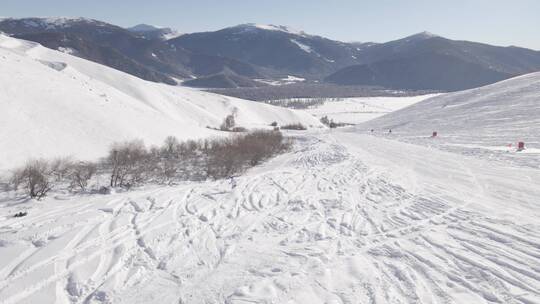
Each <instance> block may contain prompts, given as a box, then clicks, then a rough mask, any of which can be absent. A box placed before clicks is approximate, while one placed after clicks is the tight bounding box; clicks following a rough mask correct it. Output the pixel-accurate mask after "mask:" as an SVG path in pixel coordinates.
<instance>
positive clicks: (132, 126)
mask: <svg viewBox="0 0 540 304" xmlns="http://www.w3.org/2000/svg"><path fill="white" fill-rule="evenodd" d="M0 67H1V69H0V113H1V114H0V115H1V119H0V150H1V151H2V157H1V158H0V169H5V168H7V167H12V166H14V165H16V164H19V163H20V162H22V161H24V160H26V159H27V158H28V157H42V156H43V157H53V156H62V155H73V156H75V157H78V158H82V159H86V158H94V157H98V156H102V155H103V154H104V153H105V150H106V149H107V147H108V146H109V145H110V144H111V143H112V142H114V141H119V140H126V139H134V138H140V139H143V140H145V141H146V142H147V143H149V144H155V143H161V142H162V141H163V139H164V138H165V137H166V136H168V135H175V136H177V137H179V138H184V139H185V138H200V137H204V136H212V135H216V134H217V133H218V132H215V131H212V130H209V129H207V128H206V126H211V127H217V126H219V124H220V123H221V121H222V120H223V118H224V117H225V116H227V115H228V114H231V113H232V112H233V111H237V123H238V125H240V126H244V127H252V128H255V127H263V126H267V125H268V124H269V123H271V122H273V121H277V122H278V123H281V124H283V123H294V122H301V123H303V124H305V125H313V126H319V125H320V124H319V122H318V121H317V120H316V119H315V118H313V117H311V116H310V115H309V114H306V113H303V112H298V111H292V110H289V109H283V108H278V107H272V106H269V105H264V104H260V103H255V102H251V101H245V100H241V99H235V98H230V97H224V96H220V95H214V94H209V93H204V92H200V91H196V90H192V89H188V88H181V87H172V86H167V85H163V84H156V83H152V82H147V81H144V80H141V79H139V78H135V77H133V76H130V75H128V74H125V73H122V72H119V71H117V70H113V69H111V68H108V67H105V66H102V65H99V64H96V63H93V62H90V61H86V60H83V59H80V58H78V57H74V56H70V55H68V54H65V53H61V52H57V51H53V50H50V49H47V48H44V47H42V46H40V45H38V44H35V43H32V42H27V41H23V40H17V39H13V38H10V37H7V36H2V35H0Z"/></svg>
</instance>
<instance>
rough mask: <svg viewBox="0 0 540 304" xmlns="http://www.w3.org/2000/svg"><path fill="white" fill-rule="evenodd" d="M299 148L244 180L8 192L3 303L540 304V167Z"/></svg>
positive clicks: (368, 147) (393, 148) (347, 145)
mask: <svg viewBox="0 0 540 304" xmlns="http://www.w3.org/2000/svg"><path fill="white" fill-rule="evenodd" d="M302 139H303V140H299V141H298V146H297V147H296V150H295V151H294V152H293V153H287V154H285V155H282V156H279V157H278V158H276V159H274V160H272V161H270V162H268V163H265V164H264V165H263V166H261V167H257V168H254V169H252V170H250V171H249V172H247V174H246V175H245V176H241V177H238V178H237V179H236V181H237V183H236V184H237V186H236V187H233V186H232V185H231V183H230V182H229V181H215V182H204V183H186V184H183V185H179V186H174V187H159V188H152V189H141V190H138V191H132V192H128V193H117V194H113V195H86V196H72V197H70V196H66V195H65V194H58V195H51V196H50V197H48V198H46V199H45V200H44V201H42V202H36V201H26V202H21V201H18V200H9V199H8V200H4V199H1V197H0V257H1V258H0V303H2V304H14V303H42V304H47V303H88V304H105V303H115V304H122V303H126V304H149V303H156V304H158V303H159V304H178V303H189V304H199V303H200V304H202V303H230V304H246V303H291V304H346V303H350V304H353V303H354V304H356V303H381V304H405V303H407V304H408V303H418V304H434V303H445V304H469V303H474V304H490V303H491V304H493V303H509V304H518V303H519V304H523V303H540V275H539V271H540V226H539V223H538V218H539V217H540V203H539V201H538V197H540V188H539V187H538V181H539V180H540V170H537V169H530V168H508V167H502V166H497V164H494V163H492V162H489V161H485V160H480V159H474V158H470V157H465V156H462V155H458V154H452V153H448V152H441V151H437V150H436V149H429V148H426V147H421V146H416V145H411V144H405V143H401V142H397V141H392V140H386V139H383V138H378V137H374V136H367V135H359V134H355V133H346V132H343V131H342V129H338V130H332V131H330V132H327V133H326V134H317V135H314V136H305V137H303V138H302ZM0 195H1V193H0ZM20 211H27V212H28V215H27V216H26V217H22V218H14V217H13V214H15V213H17V212H20Z"/></svg>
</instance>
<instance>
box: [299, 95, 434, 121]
mask: <svg viewBox="0 0 540 304" xmlns="http://www.w3.org/2000/svg"><path fill="white" fill-rule="evenodd" d="M433 96H437V94H428V95H419V96H410V97H354V98H339V99H338V100H337V101H327V102H325V103H324V104H323V105H321V106H318V107H314V108H310V109H307V110H306V112H308V113H311V114H312V115H314V116H316V117H318V118H321V117H323V116H328V118H330V119H333V120H334V121H335V122H342V123H348V124H358V123H362V122H366V121H369V120H371V119H374V118H377V117H380V116H383V115H386V114H388V113H390V112H393V111H397V110H399V109H402V108H404V107H407V106H410V105H412V104H415V103H417V102H420V101H422V100H426V99H428V98H430V97H433Z"/></svg>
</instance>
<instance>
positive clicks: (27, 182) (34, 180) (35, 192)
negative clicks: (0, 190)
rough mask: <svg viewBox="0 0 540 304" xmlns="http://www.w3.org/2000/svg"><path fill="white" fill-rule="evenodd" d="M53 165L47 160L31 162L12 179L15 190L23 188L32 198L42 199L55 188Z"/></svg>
mask: <svg viewBox="0 0 540 304" xmlns="http://www.w3.org/2000/svg"><path fill="white" fill-rule="evenodd" d="M51 172H52V171H51V165H50V163H49V162H47V161H46V160H31V161H29V162H27V163H26V165H25V166H24V167H23V168H21V169H18V170H16V171H15V172H14V173H13V175H12V178H11V183H12V184H13V185H14V188H15V189H18V188H19V187H20V186H23V187H24V188H25V189H26V191H27V192H28V195H29V196H30V197H31V198H36V199H38V200H40V199H42V198H43V197H44V196H45V195H47V193H48V192H49V191H50V190H52V188H53V181H52V179H53V176H52V173H51Z"/></svg>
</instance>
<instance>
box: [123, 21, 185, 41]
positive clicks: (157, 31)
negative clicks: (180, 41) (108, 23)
mask: <svg viewBox="0 0 540 304" xmlns="http://www.w3.org/2000/svg"><path fill="white" fill-rule="evenodd" d="M127 30H128V31H130V32H133V33H136V34H137V35H140V36H142V37H144V38H146V39H158V40H169V39H173V38H176V37H178V36H180V35H182V33H181V32H179V31H177V30H175V29H172V28H169V27H161V26H154V25H149V24H144V23H141V24H137V25H135V26H132V27H129V28H127Z"/></svg>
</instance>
